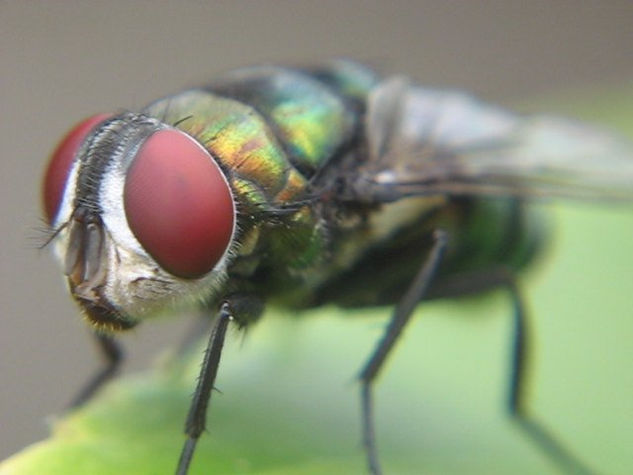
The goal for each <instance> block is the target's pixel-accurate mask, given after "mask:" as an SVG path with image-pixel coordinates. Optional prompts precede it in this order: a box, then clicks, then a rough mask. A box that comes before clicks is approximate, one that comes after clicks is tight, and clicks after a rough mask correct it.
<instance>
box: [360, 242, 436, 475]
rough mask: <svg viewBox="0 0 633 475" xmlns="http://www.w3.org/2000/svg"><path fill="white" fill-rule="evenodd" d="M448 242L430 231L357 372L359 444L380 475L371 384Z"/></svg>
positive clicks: (419, 297) (376, 472)
mask: <svg viewBox="0 0 633 475" xmlns="http://www.w3.org/2000/svg"><path fill="white" fill-rule="evenodd" d="M447 242H448V236H447V234H446V233H445V232H444V231H442V230H436V231H435V233H434V234H433V246H432V248H431V251H430V253H429V255H428V257H427V258H426V259H425V261H424V262H423V264H422V266H421V268H420V270H419V272H418V274H417V275H416V276H415V278H414V280H413V282H412V283H411V286H410V287H409V289H408V290H407V292H406V293H405V294H404V295H403V297H402V298H401V299H400V302H399V303H398V305H397V306H396V308H395V310H394V313H393V315H392V317H391V320H390V322H389V325H388V326H387V329H386V331H385V334H384V335H383V337H382V339H381V340H380V342H378V345H377V346H376V348H375V350H374V352H373V353H372V355H371V357H370V358H369V361H368V362H367V363H366V365H365V367H364V368H363V370H362V371H361V373H360V376H359V379H360V381H361V404H362V424H363V443H364V445H365V450H366V454H367V463H368V465H369V471H370V472H371V473H373V474H376V475H377V474H380V473H381V469H380V464H379V462H378V453H377V450H376V437H375V430H374V418H373V395H372V384H373V382H374V380H375V379H376V376H377V375H378V372H379V371H380V368H382V365H383V364H384V362H385V360H386V359H387V355H388V354H389V352H390V351H391V349H392V348H393V346H394V345H395V343H396V341H397V340H398V337H399V336H400V334H401V333H402V330H403V329H404V327H405V325H406V324H407V322H408V321H409V319H410V318H411V315H412V314H413V311H414V310H415V307H416V306H417V304H418V303H419V302H420V300H422V299H423V298H424V296H425V295H426V293H427V291H428V288H429V285H430V284H431V282H432V281H433V277H434V276H435V274H436V272H437V269H438V267H439V264H440V262H441V261H442V257H443V255H444V251H445V250H446V244H447Z"/></svg>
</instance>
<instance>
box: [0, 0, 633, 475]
mask: <svg viewBox="0 0 633 475" xmlns="http://www.w3.org/2000/svg"><path fill="white" fill-rule="evenodd" d="M632 15H633V5H631V3H630V2H628V1H626V2H625V1H622V2H616V1H613V2H583V3H582V4H580V3H577V2H556V3H553V2H549V1H534V2H529V3H526V2H521V3H520V2H515V3H509V2H503V1H489V2H389V3H387V2H384V3H379V2H376V3H372V2H346V3H345V4H339V3H338V2H324V3H318V4H317V3H311V2H257V3H251V2H235V3H231V4H230V5H229V4H228V3H226V4H225V3H205V2H186V3H175V2H174V3H171V2H150V1H139V2H133V3H131V2H130V3H128V2H118V1H114V2H108V3H107V4H106V3H100V2H64V3H63V4H62V3H53V2H43V1H42V2H1V3H0V48H1V49H0V54H1V58H2V65H3V74H2V75H1V76H0V84H1V87H0V103H1V104H2V106H3V112H4V116H5V121H4V122H3V127H2V128H0V134H1V136H0V147H2V157H3V159H2V161H1V162H0V163H2V173H0V180H2V186H0V189H1V190H2V193H3V195H2V196H3V199H2V200H1V202H2V207H3V212H2V215H1V216H2V223H1V224H2V233H3V234H2V235H3V238H2V240H3V245H2V246H1V248H0V249H1V252H2V266H0V268H1V269H2V270H1V275H2V284H1V285H0V305H2V307H1V312H2V327H1V331H0V348H2V357H1V358H0V377H1V378H2V379H1V380H2V384H3V389H2V391H0V457H5V456H8V455H9V454H11V453H14V452H15V451H17V450H18V449H20V448H21V447H24V446H25V445H27V444H28V443H30V442H33V441H35V440H38V439H41V438H43V437H44V436H45V435H46V433H47V425H46V423H45V421H46V416H48V415H49V414H54V413H56V412H59V410H60V408H62V407H63V406H64V404H65V403H66V402H67V401H68V400H69V399H70V397H71V395H72V394H74V392H75V391H76V389H77V388H78V387H79V386H80V385H81V383H82V382H83V381H84V380H85V379H86V377H87V375H89V374H90V371H91V370H92V369H93V368H94V367H95V365H96V364H97V358H96V356H95V354H94V351H93V348H92V347H91V344H90V341H89V339H88V338H87V336H86V330H85V328H84V325H83V322H82V321H81V319H80V318H79V317H78V315H77V311H76V309H75V308H74V306H73V304H72V303H71V302H70V301H69V299H68V296H67V294H66V292H65V290H64V289H63V285H62V283H61V279H60V275H59V270H58V269H57V266H56V265H55V264H54V263H53V262H52V259H50V258H49V257H48V256H47V253H45V252H42V253H38V251H37V250H36V246H37V244H38V243H39V241H38V240H37V239H35V240H33V239H31V238H32V237H33V236H39V234H38V233H37V227H38V216H39V210H38V205H39V202H38V199H39V196H38V193H39V188H38V187H39V179H40V169H41V168H42V167H43V163H44V160H45V157H46V156H47V154H48V153H49V152H50V150H51V149H52V147H53V145H54V143H55V142H56V140H58V139H59V137H61V135H62V134H63V133H64V131H65V130H66V129H67V128H68V127H69V126H70V125H72V124H73V123H74V122H75V121H76V120H78V119H79V118H81V117H83V116H86V115H89V114H92V113H94V112H96V111H102V110H113V109H114V110H117V109H118V108H121V107H127V108H135V107H140V106H142V105H143V104H145V103H146V102H148V101H151V100H152V99H154V98H156V97H158V96H160V95H162V94H165V93H168V92H170V91H174V90H177V89H179V88H182V87H184V86H187V85H191V84H197V83H200V82H203V81H204V80H205V78H207V77H211V76H213V74H216V73H217V72H219V71H223V70H226V69H227V68H229V67H233V66H238V65H243V64H250V63H257V62H265V61H310V60H315V59H318V58H324V57H331V56H350V57H355V58H359V59H361V60H368V61H370V62H372V63H373V64H377V65H378V66H381V67H383V68H384V69H385V70H392V71H395V72H402V73H408V74H410V75H412V76H413V77H415V78H416V79H417V80H419V81H420V82H423V83H425V84H428V85H434V86H451V87H463V88H465V89H467V90H471V91H473V92H475V93H477V94H479V95H481V96H483V97H484V98H485V99H487V100H491V101H498V102H501V103H503V104H506V105H517V104H518V105H519V107H520V108H521V109H522V110H546V111H551V112H561V113H568V114H572V115H576V116H579V117H583V118H585V119H588V120H591V121H602V122H605V123H606V124H607V125H609V126H611V127H613V128H616V129H618V130H622V131H629V133H630V131H631V130H632V128H633V124H631V120H632V119H631V117H632V116H633V91H631V88H628V89H627V88H626V87H624V88H623V87H622V86H621V85H622V84H630V81H631V78H632V77H633V74H632V73H633V61H632V57H631V44H633V29H631V28H630V20H631V18H633V16H632ZM597 91H603V92H602V93H598V92H597ZM604 91H606V93H604ZM535 97H536V98H539V99H538V100H537V101H534V100H532V99H531V98H535ZM547 208H548V210H546V211H547V212H548V213H551V214H553V216H552V220H551V221H552V223H554V224H555V238H554V240H553V242H552V245H551V246H550V248H549V249H548V250H547V252H546V254H545V255H544V257H543V259H542V260H541V261H540V262H538V263H537V265H536V266H535V267H534V268H533V269H532V270H531V271H530V272H529V273H527V274H526V275H525V276H524V278H523V281H522V282H523V283H524V284H525V285H524V292H525V294H526V297H527V299H528V302H529V305H530V311H531V314H532V316H533V325H534V333H535V334H536V336H537V338H538V341H537V351H536V354H535V361H534V374H533V378H532V379H533V384H532V386H531V393H530V395H531V398H530V407H532V408H533V411H534V413H535V414H536V415H538V417H539V418H540V419H541V420H543V421H545V422H546V423H547V425H548V427H550V428H551V429H552V430H553V431H554V432H555V433H556V434H558V435H560V437H561V438H562V439H563V440H564V441H565V442H567V444H568V445H569V446H570V447H571V448H573V449H574V450H575V451H576V453H578V454H580V455H582V457H583V459H584V460H586V461H587V462H588V463H590V464H591V465H592V466H594V467H596V468H600V470H601V473H612V474H620V473H621V474H626V473H630V472H631V471H633V462H631V457H630V447H631V446H632V445H633V431H632V430H631V427H633V398H632V397H631V396H632V395H633V376H632V372H631V371H630V368H631V362H632V361H633V355H632V352H633V350H632V349H631V344H630V341H631V336H633V320H632V319H631V295H632V294H633V282H632V279H631V269H632V268H633V267H632V264H633V248H632V247H631V244H630V243H631V238H632V237H633V218H632V217H631V212H630V211H631V210H630V209H627V208H613V207H608V208H606V207H598V206H590V205H565V206H562V205H557V206H556V207H555V208H554V209H551V207H547ZM508 310H509V309H508V302H507V298H506V296H505V295H504V294H503V293H498V294H493V295H490V296H487V297H484V298H478V299H469V300H466V301H463V302H436V303H432V304H429V305H425V306H424V307H422V308H420V318H417V319H415V321H414V322H413V324H412V325H411V328H409V329H408V331H407V332H406V334H405V338H404V340H403V341H402V342H401V343H400V345H399V346H398V348H397V351H396V353H395V354H394V355H393V357H392V358H391V360H390V362H389V366H388V368H387V370H386V371H385V372H384V374H383V377H382V378H381V380H380V383H379V386H378V390H377V396H376V397H377V410H376V412H377V425H378V431H379V433H378V436H379V443H380V450H381V453H382V455H383V457H384V465H385V467H386V469H390V471H389V473H419V471H420V470H421V469H423V470H424V471H425V473H442V474H443V473H519V472H521V473H549V472H552V469H551V467H550V465H549V464H548V463H547V461H545V460H544V459H543V457H542V456H541V455H540V454H539V453H538V452H536V451H535V450H534V448H533V447H532V446H531V445H530V444H529V443H528V442H527V441H525V440H524V439H523V438H522V437H521V435H520V434H519V433H518V432H517V431H516V430H515V428H514V427H513V426H512V425H511V424H510V423H509V422H508V421H507V419H506V418H505V417H504V414H503V407H504V406H503V404H504V401H505V399H504V388H505V382H506V373H507V371H506V370H507V364H508V361H507V352H508V343H509V342H508V333H509V328H510V326H509V318H508ZM318 313H319V315H314V316H310V315H309V314H306V315H305V318H303V317H304V316H303V315H302V316H301V317H302V318H300V319H293V318H283V315H277V313H276V312H275V311H271V315H268V316H267V317H266V318H265V319H264V320H263V321H262V323H261V324H260V325H258V326H257V327H255V328H254V329H253V330H252V331H251V332H250V333H249V335H248V336H247V337H246V338H245V339H244V342H243V343H242V338H241V336H240V335H237V334H233V338H232V339H231V342H229V344H228V348H227V354H226V355H225V357H224V361H223V365H222V368H221V375H220V380H219V381H218V386H219V387H220V389H221V390H222V392H223V394H222V395H219V394H216V397H215V399H214V402H213V410H212V412H211V431H210V434H209V435H208V436H207V437H205V438H204V440H203V442H201V445H200V450H199V452H198V453H197V456H196V460H195V463H196V466H195V467H194V471H193V473H206V470H207V469H206V468H202V467H205V464H206V463H217V464H220V466H221V467H224V470H223V471H229V472H231V471H238V472H239V471H249V470H251V471H253V472H260V473H261V472H265V473H324V472H328V473H336V472H337V471H338V472H339V473H350V472H352V473H353V472H358V473H362V471H363V470H364V463H363V458H362V451H361V448H360V436H359V424H358V419H359V408H358V394H357V392H358V388H357V386H356V385H355V383H354V375H355V374H356V372H357V371H358V368H360V366H361V364H362V362H363V361H364V360H365V358H366V355H367V354H368V353H369V351H370V350H371V348H372V346H373V344H374V342H375V340H376V339H377V338H378V337H379V335H380V333H381V330H382V327H383V324H384V322H385V319H386V316H387V314H388V310H387V309H377V310H376V311H372V312H370V313H371V315H368V314H367V312H355V313H354V314H353V315H350V314H348V313H343V312H341V311H339V310H336V309H333V308H326V309H323V311H321V312H318ZM355 316H358V317H359V318H355ZM189 323H190V319H186V318H181V319H172V320H165V321H160V322H156V323H155V324H146V325H143V326H141V327H140V328H139V329H138V330H135V331H134V332H133V333H130V334H129V335H126V336H125V337H124V343H125V344H126V346H127V348H128V352H129V354H130V356H131V361H130V363H129V364H128V365H127V369H128V371H135V370H138V369H141V368H146V367H147V366H149V361H151V360H152V359H153V357H154V356H153V355H155V354H156V353H160V352H161V351H163V349H164V348H165V347H168V346H169V345H170V344H174V343H176V342H179V341H180V340H181V338H182V335H183V333H184V332H186V329H187V326H188V324H189ZM167 359H168V358H167ZM165 364H166V363H165ZM173 364H176V363H173ZM190 364H191V368H189V370H188V372H187V374H185V375H183V376H182V378H181V379H179V380H178V384H173V381H171V380H169V376H161V378H165V379H159V380H158V382H156V381H152V380H150V381H149V382H148V381H147V380H145V379H143V377H141V379H140V380H136V379H133V380H131V381H130V382H126V383H125V385H124V386H123V387H122V388H119V389H113V390H112V392H111V393H110V399H109V400H108V395H107V394H104V397H105V398H106V400H104V401H103V404H102V405H99V404H97V405H96V406H94V407H93V408H92V409H91V410H89V411H88V412H87V413H84V414H83V415H82V414H79V415H78V417H79V419H78V420H76V421H74V422H73V421H70V422H68V423H62V424H61V425H60V426H59V428H58V430H59V431H61V432H62V433H65V434H67V435H68V436H69V437H70V441H71V442H72V443H71V444H70V447H67V448H65V449H63V450H73V449H72V445H73V444H74V443H77V444H80V445H81V444H84V443H85V444H89V446H90V444H95V443H98V444H99V445H92V449H91V450H88V451H86V450H85V446H84V447H83V448H82V452H81V453H83V454H84V455H83V459H81V458H80V456H79V455H77V453H76V452H68V453H72V456H73V459H74V460H76V461H77V463H80V462H81V460H84V461H86V462H87V463H91V464H92V466H91V467H92V469H90V470H88V469H86V472H85V473H98V472H97V471H96V470H97V467H101V469H102V470H104V471H103V472H102V473H111V472H112V470H113V468H112V466H108V460H109V461H110V463H118V462H120V459H121V457H124V458H126V459H127V460H128V461H129V463H131V464H136V463H137V462H135V461H134V460H136V459H135V457H140V458H141V459H143V458H145V459H150V460H152V461H153V462H154V465H153V466H151V467H150V468H149V469H147V467H145V468H146V470H147V471H145V472H144V473H169V472H170V471H171V469H172V465H173V460H174V459H175V457H177V454H178V451H179V449H180V443H181V440H182V438H181V435H180V430H181V426H182V421H183V419H184V414H185V413H186V408H187V404H188V402H187V401H188V395H189V394H190V393H191V390H192V380H193V378H192V377H190V376H192V375H193V373H192V372H193V371H194V370H195V368H196V367H197V359H196V358H195V355H192V360H191V362H190ZM175 371H176V373H177V374H178V371H177V370H175ZM148 385H149V386H148ZM130 392H131V395H130V394H129V393H130ZM139 407H140V408H142V409H143V412H141V413H138V417H139V418H140V420H141V421H142V423H141V422H139V423H138V424H137V423H134V424H132V425H133V426H137V427H138V430H135V431H132V432H130V431H129V425H128V424H125V425H124V427H125V430H123V432H119V431H120V429H121V428H120V426H118V424H119V423H120V422H121V421H132V420H133V419H131V415H130V412H135V411H137V410H138V408H139ZM113 411H114V412H113ZM119 411H120V412H119ZM113 414H114V415H113ZM48 420H49V421H50V418H49V419H48ZM106 429H107V430H108V431H111V432H110V434H111V435H110V436H105V435H104V434H103V433H101V434H100V435H99V438H98V439H97V440H95V439H94V438H93V437H92V436H91V434H92V433H93V431H99V432H101V431H104V430H106ZM104 437H106V438H105V439H104ZM66 440H68V439H66ZM42 450H45V449H42ZM112 456H113V457H114V458H112ZM62 459H63V457H62ZM46 467H47V471H49V473H54V469H55V464H54V463H53V459H51V458H48V459H47V460H46ZM157 467H158V468H157ZM38 469H39V470H40V471H39V472H35V473H42V472H41V465H40V466H39V468H38ZM66 469H67V467H66ZM93 469H94V471H93ZM196 469H197V472H196ZM64 470H65V469H60V470H59V471H58V472H57V473H67V471H64ZM552 473H554V472H552Z"/></svg>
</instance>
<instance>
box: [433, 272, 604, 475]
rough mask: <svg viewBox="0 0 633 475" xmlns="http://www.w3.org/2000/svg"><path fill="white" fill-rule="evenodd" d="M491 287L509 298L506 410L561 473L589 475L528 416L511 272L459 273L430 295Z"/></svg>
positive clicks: (526, 335)
mask: <svg viewBox="0 0 633 475" xmlns="http://www.w3.org/2000/svg"><path fill="white" fill-rule="evenodd" d="M495 288H505V289H507V291H508V293H509V295H510V298H511V299H512V307H513V311H512V316H513V325H512V343H511V345H512V346H511V355H510V379H509V385H508V396H507V397H508V399H507V404H508V406H507V407H508V411H509V413H510V415H511V416H512V418H513V420H514V421H515V422H516V423H517V424H518V425H519V427H520V428H521V430H522V431H523V433H524V434H525V435H527V436H528V437H529V438H530V440H532V442H533V443H534V444H535V445H536V446H537V447H538V449H539V450H541V451H542V452H543V453H544V454H545V455H546V456H547V457H548V458H549V459H550V460H552V461H553V462H554V463H556V464H557V465H558V466H559V468H560V469H562V470H563V471H564V472H565V473H570V474H583V475H587V474H591V473H594V472H593V471H591V470H590V469H589V468H587V467H586V466H585V465H584V464H583V463H582V462H581V461H580V460H579V459H578V458H577V457H576V456H574V455H573V454H572V453H571V452H570V451H569V450H568V449H567V448H565V446H564V445H563V444H562V443H560V442H559V441H558V440H557V439H556V438H555V437H554V436H553V435H552V434H551V433H550V432H549V431H548V430H547V429H546V428H545V426H543V425H542V424H541V423H540V422H538V421H537V420H536V419H535V418H534V417H532V416H531V415H530V414H529V412H528V410H527V405H526V389H527V379H526V378H527V369H528V368H527V366H528V364H529V361H528V359H529V350H530V347H531V338H530V332H529V328H528V325H527V319H526V313H525V306H524V304H523V300H522V298H521V293H520V292H519V289H518V286H517V284H516V280H515V278H514V274H513V273H512V271H510V270H508V269H507V268H503V267H500V268H497V269H492V270H488V271H486V272H474V273H469V274H462V275H459V276H455V277H452V278H449V279H447V280H444V281H442V282H440V283H438V285H437V287H436V288H434V289H433V292H432V294H431V295H430V297H447V296H464V295H473V294H478V293H481V292H484V291H486V290H491V289H495Z"/></svg>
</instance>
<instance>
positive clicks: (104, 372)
mask: <svg viewBox="0 0 633 475" xmlns="http://www.w3.org/2000/svg"><path fill="white" fill-rule="evenodd" d="M93 335H94V337H95V341H96V343H97V345H98V348H99V350H100V353H101V354H102V356H103V358H104V360H105V366H104V367H103V368H101V369H100V370H99V371H98V372H97V373H96V374H95V375H94V376H93V377H92V378H90V380H89V381H88V383H87V384H86V385H85V386H84V387H83V388H82V389H81V390H80V391H79V393H78V394H77V395H76V396H75V398H74V399H73V400H72V402H71V403H70V408H74V407H78V406H81V405H82V404H83V403H85V402H86V401H88V400H89V399H90V398H92V396H94V395H95V393H96V392H97V391H98V390H99V389H100V388H101V387H102V386H103V385H104V384H105V383H107V382H108V381H109V380H110V379H112V377H113V376H114V375H115V374H116V372H117V370H118V369H119V367H120V366H121V362H122V361H123V351H122V350H121V347H120V346H119V344H118V343H117V342H116V340H115V339H114V337H113V336H112V335H111V334H108V333H101V332H95V333H93Z"/></svg>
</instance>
